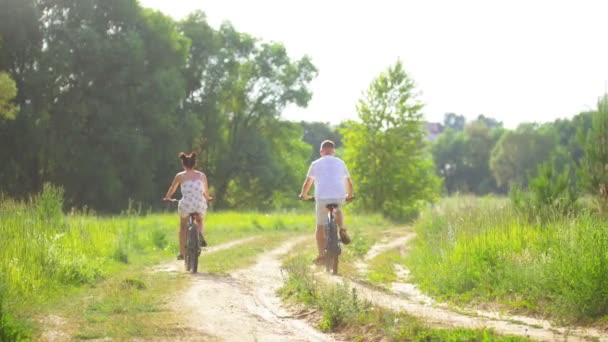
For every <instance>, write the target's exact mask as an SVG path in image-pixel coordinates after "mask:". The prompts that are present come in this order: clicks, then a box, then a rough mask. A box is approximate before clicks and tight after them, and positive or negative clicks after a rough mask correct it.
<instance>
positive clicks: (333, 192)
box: [300, 140, 353, 264]
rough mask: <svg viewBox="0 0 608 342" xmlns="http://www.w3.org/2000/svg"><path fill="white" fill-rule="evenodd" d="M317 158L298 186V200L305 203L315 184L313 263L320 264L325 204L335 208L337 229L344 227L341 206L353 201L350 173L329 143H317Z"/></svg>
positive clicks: (323, 242)
mask: <svg viewBox="0 0 608 342" xmlns="http://www.w3.org/2000/svg"><path fill="white" fill-rule="evenodd" d="M320 154H321V158H319V159H317V160H315V161H313V162H312V163H311V164H310V168H309V169H308V174H307V175H306V180H305V181H304V184H303V185H302V192H301V193H300V198H301V199H303V200H307V199H308V198H309V197H308V192H309V191H310V188H311V186H312V185H313V183H314V184H315V199H316V216H317V218H316V222H317V230H316V237H317V249H318V251H319V255H318V257H317V258H316V259H315V263H317V264H320V263H322V262H323V254H324V253H323V251H324V249H325V224H326V223H327V214H328V209H327V205H328V204H337V205H338V208H337V209H336V210H335V211H334V217H335V219H336V224H337V225H338V227H339V228H340V229H346V227H345V226H344V215H343V214H342V210H341V208H342V206H343V205H344V202H345V201H347V200H351V199H352V198H353V182H352V180H351V179H350V173H349V172H348V168H347V167H346V164H345V163H344V162H343V161H342V159H340V158H338V157H335V156H334V155H335V154H336V145H335V144H334V142H333V141H331V140H325V141H323V142H322V143H321V148H320Z"/></svg>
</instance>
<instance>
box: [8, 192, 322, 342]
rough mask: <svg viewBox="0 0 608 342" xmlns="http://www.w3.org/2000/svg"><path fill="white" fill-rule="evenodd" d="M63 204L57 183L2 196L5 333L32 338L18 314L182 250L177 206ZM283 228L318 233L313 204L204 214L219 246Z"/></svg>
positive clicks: (27, 313)
mask: <svg viewBox="0 0 608 342" xmlns="http://www.w3.org/2000/svg"><path fill="white" fill-rule="evenodd" d="M62 206H63V193H62V191H61V189H59V188H56V187H53V186H45V188H44V191H43V192H42V193H41V194H40V195H38V196H36V197H34V198H32V199H31V200H30V201H27V202H17V201H13V200H10V199H7V198H1V197H0V340H16V339H20V338H27V330H28V328H27V326H24V325H23V324H21V323H20V322H19V321H24V320H25V321H26V322H27V321H31V320H32V319H33V317H31V316H32V313H34V312H36V309H35V308H36V307H39V306H40V305H42V304H43V303H44V302H45V301H46V300H47V299H48V298H49V297H56V296H62V295H65V294H66V293H69V291H68V290H69V289H70V288H78V287H82V286H86V285H93V284H97V283H98V282H99V281H100V280H102V279H104V278H105V277H106V276H108V275H109V274H110V273H113V272H116V271H118V270H120V269H123V268H125V267H141V266H143V265H144V264H150V263H154V262H158V261H159V260H162V259H167V258H169V257H173V256H174V255H175V253H177V250H178V240H177V232H178V223H179V218H178V216H177V214H176V213H175V211H174V210H175V209H174V208H169V209H170V210H171V213H166V214H149V215H141V214H140V213H139V211H138V210H136V209H134V208H133V207H130V208H128V209H127V210H125V211H124V213H123V214H122V215H118V216H113V217H103V216H96V215H94V214H92V213H87V212H72V213H70V214H69V215H64V214H63V213H62V211H61V208H62ZM278 231H287V232H294V233H298V232H305V231H310V232H311V235H312V232H313V231H314V217H313V215H312V211H310V212H306V213H283V214H262V213H236V212H222V213H216V212H210V213H209V215H207V217H206V238H207V241H208V242H209V243H210V244H213V245H217V244H219V243H222V242H225V241H228V240H232V239H236V238H239V237H244V236H251V235H257V234H266V233H272V232H278ZM3 334H4V335H3ZM7 336H10V338H9V337H7Z"/></svg>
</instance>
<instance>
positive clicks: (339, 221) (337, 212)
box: [334, 209, 346, 229]
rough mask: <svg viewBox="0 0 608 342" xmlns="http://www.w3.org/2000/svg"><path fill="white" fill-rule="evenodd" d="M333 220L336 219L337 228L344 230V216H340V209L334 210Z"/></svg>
mask: <svg viewBox="0 0 608 342" xmlns="http://www.w3.org/2000/svg"><path fill="white" fill-rule="evenodd" d="M334 218H335V219H336V224H337V225H338V228H342V229H346V226H344V215H342V209H336V210H334Z"/></svg>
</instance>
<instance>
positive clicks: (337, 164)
mask: <svg viewBox="0 0 608 342" xmlns="http://www.w3.org/2000/svg"><path fill="white" fill-rule="evenodd" d="M307 177H311V178H313V179H314V180H315V197H316V199H318V200H324V199H342V198H344V197H346V187H345V185H344V182H345V178H346V177H350V173H349V172H348V169H347V168H346V164H344V162H343V161H342V159H340V158H337V157H334V156H323V157H321V158H319V159H317V160H315V161H314V162H312V163H311V164H310V168H309V169H308V174H307Z"/></svg>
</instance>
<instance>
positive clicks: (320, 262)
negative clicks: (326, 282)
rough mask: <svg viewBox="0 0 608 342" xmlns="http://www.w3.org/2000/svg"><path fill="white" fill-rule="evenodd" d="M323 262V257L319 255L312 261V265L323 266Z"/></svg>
mask: <svg viewBox="0 0 608 342" xmlns="http://www.w3.org/2000/svg"><path fill="white" fill-rule="evenodd" d="M324 262H325V257H324V256H321V255H319V256H318V257H316V258H315V259H314V260H313V261H312V263H313V264H315V265H323V263H324Z"/></svg>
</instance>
